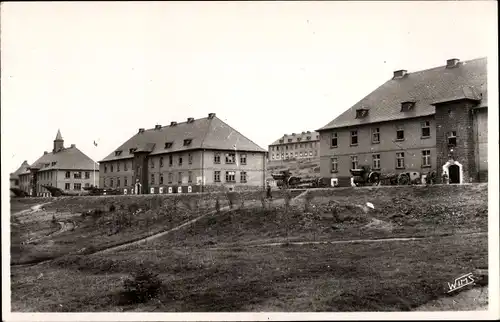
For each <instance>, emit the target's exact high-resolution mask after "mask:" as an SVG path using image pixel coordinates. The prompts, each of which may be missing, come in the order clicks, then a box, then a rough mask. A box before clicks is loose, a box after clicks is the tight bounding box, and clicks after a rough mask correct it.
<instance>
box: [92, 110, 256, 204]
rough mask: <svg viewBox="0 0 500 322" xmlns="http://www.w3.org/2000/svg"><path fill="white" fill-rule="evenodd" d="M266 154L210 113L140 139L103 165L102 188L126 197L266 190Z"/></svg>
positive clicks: (142, 132) (135, 138)
mask: <svg viewBox="0 0 500 322" xmlns="http://www.w3.org/2000/svg"><path fill="white" fill-rule="evenodd" d="M265 158H266V151H265V150H264V149H262V148H260V147H259V146H258V145H256V144H255V143H253V142H252V141H250V140H249V139H248V138H246V137H244V136H243V135H241V134H240V133H239V132H237V131H236V130H234V129H233V128H231V127H230V126H229V125H227V124H226V123H224V122H223V121H221V120H220V119H219V118H217V117H216V115H215V114H214V113H210V114H209V116H208V117H207V118H202V119H196V120H195V119H193V118H188V120H187V121H186V122H183V123H177V122H171V124H170V125H169V126H161V125H157V126H155V128H153V129H149V130H145V129H142V128H141V129H139V131H138V133H137V134H136V135H134V136H133V137H132V138H130V139H129V140H128V141H127V142H125V143H124V144H122V145H121V146H120V147H118V148H117V149H116V150H115V151H113V152H112V153H111V154H110V155H108V156H107V157H106V158H104V159H103V160H102V161H101V162H100V172H101V178H100V180H101V186H102V187H105V188H114V189H119V190H120V191H121V192H122V193H124V194H145V193H160V194H162V193H191V192H208V191H213V190H242V189H262V188H263V187H264V184H265V168H266V159H265Z"/></svg>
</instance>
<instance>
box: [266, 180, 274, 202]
mask: <svg viewBox="0 0 500 322" xmlns="http://www.w3.org/2000/svg"><path fill="white" fill-rule="evenodd" d="M267 199H273V196H272V195H271V185H270V184H269V182H268V183H267Z"/></svg>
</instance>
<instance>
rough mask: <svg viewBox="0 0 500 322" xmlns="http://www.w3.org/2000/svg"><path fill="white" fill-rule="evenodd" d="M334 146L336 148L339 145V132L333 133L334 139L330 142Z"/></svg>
mask: <svg viewBox="0 0 500 322" xmlns="http://www.w3.org/2000/svg"><path fill="white" fill-rule="evenodd" d="M330 146H331V147H332V148H336V147H337V146H338V134H337V132H335V133H332V141H331V143H330Z"/></svg>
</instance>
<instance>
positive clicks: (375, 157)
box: [318, 58, 488, 185]
mask: <svg viewBox="0 0 500 322" xmlns="http://www.w3.org/2000/svg"><path fill="white" fill-rule="evenodd" d="M486 63H487V59H486V58H480V59H474V60H470V61H464V62H460V61H459V60H458V59H449V60H448V61H447V62H446V65H444V66H440V67H436V68H432V69H428V70H423V71H418V72H413V73H408V72H407V71H406V70H398V71H395V72H394V77H393V78H392V79H390V80H388V81H387V82H386V83H385V84H383V85H382V86H380V87H378V88H377V89H376V90H374V91H373V92H372V93H370V94H369V95H368V96H366V97H365V98H363V99H362V100H361V101H359V102H358V103H356V104H355V105H354V106H352V107H351V108H350V109H348V110H347V111H345V112H344V113H342V114H341V115H340V116H338V117H337V118H336V119H334V120H333V121H331V122H330V123H328V124H327V125H326V126H324V127H322V128H321V129H319V130H318V132H319V133H320V141H321V145H320V146H321V152H320V155H321V156H320V159H321V160H320V164H321V176H322V177H325V178H333V180H331V181H332V182H338V184H339V185H348V184H349V181H350V180H349V179H350V177H351V174H350V169H353V168H360V167H361V166H368V167H369V168H371V169H376V170H379V171H381V172H382V173H399V172H402V171H408V170H410V171H411V170H413V171H419V172H420V173H424V174H426V173H428V172H430V171H435V172H436V174H437V176H438V180H439V181H441V177H442V175H443V173H445V174H446V175H447V178H448V179H449V183H465V182H478V181H487V178H488V156H487V154H488V147H487V145H488V144H487V142H488V132H487V125H488V122H487V120H488V112H487V107H488V97H487V70H486ZM443 178H444V177H443Z"/></svg>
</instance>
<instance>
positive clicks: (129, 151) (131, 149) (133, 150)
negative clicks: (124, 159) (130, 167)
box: [128, 148, 137, 154]
mask: <svg viewBox="0 0 500 322" xmlns="http://www.w3.org/2000/svg"><path fill="white" fill-rule="evenodd" d="M135 150H137V149H136V148H130V149H129V150H128V153H130V154H134V152H135Z"/></svg>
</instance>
